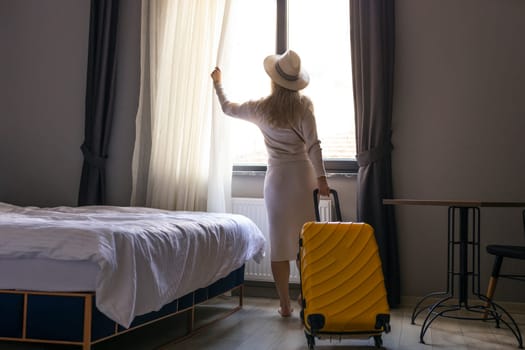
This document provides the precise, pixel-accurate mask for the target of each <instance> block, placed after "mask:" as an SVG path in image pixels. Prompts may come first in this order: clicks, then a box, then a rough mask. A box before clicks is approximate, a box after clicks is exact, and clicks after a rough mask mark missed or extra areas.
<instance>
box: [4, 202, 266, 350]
mask: <svg viewBox="0 0 525 350" xmlns="http://www.w3.org/2000/svg"><path fill="white" fill-rule="evenodd" d="M265 244H266V242H265V238H264V236H263V235H262V233H261V232H260V230H259V229H258V228H257V226H256V225H255V224H254V223H253V222H252V221H251V220H250V219H248V218H246V217H245V216H242V215H237V214H223V213H205V212H190V211H167V210H160V209H152V208H139V207H116V206H86V207H56V208H38V207H20V206H16V205H11V204H7V203H2V202H0V310H1V312H0V340H8V341H24V342H46V343H58V344H76V345H81V346H82V349H83V350H88V349H90V348H91V345H93V344H95V343H98V342H101V341H104V340H106V339H108V338H110V337H114V336H116V335H118V334H121V333H123V332H127V331H129V330H132V329H134V328H136V327H139V326H142V325H145V324H149V323H151V322H153V321H155V320H158V319H162V318H166V317H169V316H171V315H174V314H177V313H180V312H183V311H188V310H189V311H190V314H191V311H192V310H193V308H194V306H195V305H197V304H199V303H201V302H204V301H206V300H208V299H210V298H213V297H215V296H217V295H220V294H223V293H225V292H227V291H231V290H235V289H238V290H239V291H240V292H239V307H238V308H240V307H241V306H242V285H243V282H244V264H245V262H247V261H249V260H250V259H254V260H255V261H260V259H261V258H262V256H263V254H264V245H265ZM190 319H191V317H190ZM188 328H189V330H190V331H191V328H192V327H191V322H190V324H189V327H188Z"/></svg>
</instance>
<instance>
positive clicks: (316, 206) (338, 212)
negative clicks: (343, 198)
mask: <svg viewBox="0 0 525 350" xmlns="http://www.w3.org/2000/svg"><path fill="white" fill-rule="evenodd" d="M330 195H331V196H332V197H333V198H334V207H335V219H336V221H343V217H342V215H341V206H340V205H339V196H338V195H337V191H336V190H334V189H332V188H331V189H330ZM314 209H315V220H316V221H320V220H321V215H320V214H319V189H318V188H316V189H315V190H314Z"/></svg>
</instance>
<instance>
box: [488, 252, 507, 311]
mask: <svg viewBox="0 0 525 350" xmlns="http://www.w3.org/2000/svg"><path fill="white" fill-rule="evenodd" d="M502 263H503V257H502V256H499V255H498V256H496V260H494V265H493V266H492V275H491V276H490V279H489V286H488V288H487V299H488V301H487V303H486V304H485V308H486V309H487V310H485V318H487V316H488V308H489V307H490V302H491V301H492V297H494V293H495V291H496V285H497V284H498V277H499V272H500V270H501V264H502Z"/></svg>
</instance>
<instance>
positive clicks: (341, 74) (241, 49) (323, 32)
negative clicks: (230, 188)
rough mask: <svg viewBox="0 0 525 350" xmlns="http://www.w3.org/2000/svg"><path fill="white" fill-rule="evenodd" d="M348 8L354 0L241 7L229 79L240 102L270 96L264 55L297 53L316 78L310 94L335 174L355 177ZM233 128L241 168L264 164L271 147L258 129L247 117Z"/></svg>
mask: <svg viewBox="0 0 525 350" xmlns="http://www.w3.org/2000/svg"><path fill="white" fill-rule="evenodd" d="M348 7H349V2H348V0H330V1H321V0H276V2H272V1H268V0H257V1H255V0H251V1H243V0H238V1H236V2H234V4H233V5H232V13H231V15H230V16H231V17H230V24H231V26H230V28H231V32H229V35H228V38H229V39H228V41H229V46H228V50H227V52H228V58H227V59H226V60H225V61H227V64H228V66H229V67H230V69H229V70H228V76H227V77H226V76H225V77H226V78H225V79H224V82H225V88H226V91H227V93H228V96H229V97H230V99H231V100H232V101H246V100H248V99H256V98H259V97H263V96H266V95H267V94H268V93H269V92H270V80H269V78H268V77H267V75H266V73H265V72H264V69H263V67H262V61H263V59H264V57H266V56H267V55H268V54H271V53H272V52H275V51H276V49H277V52H280V53H282V52H284V51H285V50H286V49H287V48H290V49H293V50H295V51H296V52H297V53H299V55H300V56H301V60H302V64H303V66H304V67H305V68H306V70H307V71H308V73H309V74H310V84H309V86H308V87H307V88H306V89H304V90H303V93H304V94H305V95H307V96H309V97H310V98H311V99H312V101H313V103H314V108H315V115H316V121H317V129H318V133H319V138H320V140H321V147H322V148H323V156H324V158H325V164H326V166H327V170H332V171H347V172H348V171H352V172H353V171H355V170H356V162H355V154H356V149H355V131H354V105H353V90H352V72H351V69H352V67H351V51H350V23H349V8H348ZM278 22H279V24H277V23H278ZM276 28H277V29H276ZM234 74H235V75H234ZM227 83H228V86H226V84H227ZM233 125H234V135H235V136H234V137H235V138H236V140H235V144H236V147H235V152H236V154H235V165H236V167H235V169H246V168H247V167H250V166H257V165H258V166H259V167H260V166H264V165H265V164H266V160H267V159H266V149H265V146H264V142H263V138H262V135H261V134H260V132H259V130H258V129H257V127H256V126H254V125H252V124H250V123H246V122H244V121H240V120H234V122H233Z"/></svg>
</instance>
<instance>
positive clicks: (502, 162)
mask: <svg viewBox="0 0 525 350" xmlns="http://www.w3.org/2000/svg"><path fill="white" fill-rule="evenodd" d="M396 13H397V18H396V71H395V87H394V88H395V96H394V115H393V130H394V133H393V144H394V147H395V149H394V152H393V172H394V191H395V195H396V196H397V197H400V198H421V199H463V200H468V199H475V200H487V201H521V202H525V182H524V180H525V157H524V151H525V143H524V137H523V135H524V132H525V98H523V91H524V90H523V86H524V84H525V65H524V62H525V45H523V38H522V33H525V20H524V18H525V2H524V1H521V0H500V1H492V0H461V1H457V0H439V1H438V0H397V1H396ZM396 210H397V214H398V215H397V218H398V224H399V239H400V250H401V270H402V273H403V275H402V281H403V294H404V295H407V294H408V295H421V294H424V293H425V292H427V291H429V289H439V287H441V286H444V282H445V274H444V271H445V269H446V259H445V257H446V229H447V221H446V215H447V212H446V210H447V209H446V208H430V207H428V208H427V207H425V208H423V207H398V208H396ZM481 219H482V222H481V240H482V265H483V266H482V267H483V269H484V278H483V283H482V285H483V286H485V282H484V281H486V278H485V276H486V275H488V274H489V273H490V266H491V264H492V259H489V257H488V256H487V255H486V254H485V250H484V247H485V245H486V244H488V243H493V242H499V243H516V244H523V243H524V241H525V239H524V234H523V230H522V228H521V222H520V211H519V210H518V209H491V208H483V209H482V210H481ZM516 269H518V265H516ZM520 269H521V271H523V269H524V265H523V263H522V264H521V267H520ZM483 288H484V287H483ZM524 291H525V286H524V285H523V284H521V285H520V284H516V282H502V283H500V285H499V287H498V291H497V293H498V294H500V293H501V298H505V299H507V298H508V299H515V300H517V299H519V300H522V301H525V293H524Z"/></svg>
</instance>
